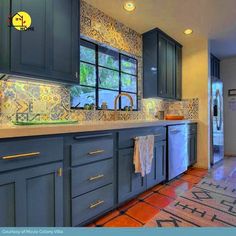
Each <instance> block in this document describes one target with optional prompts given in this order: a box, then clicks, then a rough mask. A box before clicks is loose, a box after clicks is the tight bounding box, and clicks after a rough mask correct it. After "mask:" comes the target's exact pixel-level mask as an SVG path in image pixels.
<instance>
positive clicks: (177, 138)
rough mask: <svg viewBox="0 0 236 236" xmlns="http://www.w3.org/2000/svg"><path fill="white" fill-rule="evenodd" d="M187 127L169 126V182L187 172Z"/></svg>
mask: <svg viewBox="0 0 236 236" xmlns="http://www.w3.org/2000/svg"><path fill="white" fill-rule="evenodd" d="M187 133H188V132H187V125H174V126H168V180H171V179H173V178H175V177H176V176H178V175H180V174H182V173H183V172H185V171H186V170H187V166H188V136H187Z"/></svg>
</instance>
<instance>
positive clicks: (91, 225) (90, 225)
mask: <svg viewBox="0 0 236 236" xmlns="http://www.w3.org/2000/svg"><path fill="white" fill-rule="evenodd" d="M86 227H96V225H95V224H94V223H92V224H89V225H86Z"/></svg>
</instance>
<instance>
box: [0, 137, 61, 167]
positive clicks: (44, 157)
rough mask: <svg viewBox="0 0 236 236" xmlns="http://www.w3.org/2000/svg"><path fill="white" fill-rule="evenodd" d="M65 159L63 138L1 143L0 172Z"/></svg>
mask: <svg viewBox="0 0 236 236" xmlns="http://www.w3.org/2000/svg"><path fill="white" fill-rule="evenodd" d="M62 159H63V138H62V137H55V138H35V139H21V140H12V141H11V140H8V141H2V142H0V171H7V170H11V169H17V168H22V167H28V166H34V165H38V164H44V163H48V162H53V161H59V160H62Z"/></svg>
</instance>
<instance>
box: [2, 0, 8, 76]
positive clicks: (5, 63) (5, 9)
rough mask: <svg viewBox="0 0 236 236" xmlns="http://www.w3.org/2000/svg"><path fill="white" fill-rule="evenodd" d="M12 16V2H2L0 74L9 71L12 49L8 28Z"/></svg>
mask: <svg viewBox="0 0 236 236" xmlns="http://www.w3.org/2000/svg"><path fill="white" fill-rule="evenodd" d="M9 14H10V1H9V0H1V1H0V22H1V27H0V73H1V72H3V73H6V72H8V71H9V60H10V57H9V48H10V28H9V27H8V23H7V20H8V17H9Z"/></svg>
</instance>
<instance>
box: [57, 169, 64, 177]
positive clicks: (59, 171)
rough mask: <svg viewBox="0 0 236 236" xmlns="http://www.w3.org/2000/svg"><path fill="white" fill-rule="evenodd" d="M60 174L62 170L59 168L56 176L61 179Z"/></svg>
mask: <svg viewBox="0 0 236 236" xmlns="http://www.w3.org/2000/svg"><path fill="white" fill-rule="evenodd" d="M62 174H63V170H62V168H59V169H58V170H57V176H59V177H61V176H62Z"/></svg>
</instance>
